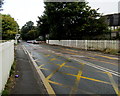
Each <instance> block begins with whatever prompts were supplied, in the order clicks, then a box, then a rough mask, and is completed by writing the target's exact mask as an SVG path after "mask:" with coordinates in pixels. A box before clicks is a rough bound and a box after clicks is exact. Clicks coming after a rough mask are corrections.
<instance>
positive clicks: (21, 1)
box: [1, 0, 120, 28]
mask: <svg viewBox="0 0 120 96" xmlns="http://www.w3.org/2000/svg"><path fill="white" fill-rule="evenodd" d="M86 1H88V2H89V5H90V6H91V8H95V9H97V8H100V9H99V11H98V12H100V13H103V14H104V15H106V14H113V13H118V1H120V0H86ZM119 7H120V6H119ZM43 11H44V3H43V0H4V5H3V11H2V12H1V13H2V14H10V15H11V16H12V17H13V18H15V20H16V21H17V22H18V24H19V26H20V28H21V27H22V26H23V25H24V24H25V23H26V22H28V21H30V20H31V21H33V22H34V24H35V25H36V24H37V23H36V21H37V20H38V16H41V15H42V14H43Z"/></svg>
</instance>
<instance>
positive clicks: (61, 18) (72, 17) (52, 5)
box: [37, 2, 108, 40]
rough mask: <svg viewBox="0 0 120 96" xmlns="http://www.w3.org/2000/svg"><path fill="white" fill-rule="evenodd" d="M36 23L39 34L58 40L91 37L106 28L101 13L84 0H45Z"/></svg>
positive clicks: (104, 30)
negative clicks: (42, 10)
mask: <svg viewBox="0 0 120 96" xmlns="http://www.w3.org/2000/svg"><path fill="white" fill-rule="evenodd" d="M37 23H38V28H39V29H40V34H41V35H44V34H48V33H49V35H50V39H59V40H61V39H92V38H93V37H94V36H96V35H101V34H103V33H104V32H106V31H107V30H108V29H107V24H105V22H104V18H102V17H101V14H100V13H98V12H97V10H95V9H91V7H90V6H88V3H86V2H45V11H44V14H43V16H41V17H39V21H38V22H37ZM45 30H46V31H45Z"/></svg>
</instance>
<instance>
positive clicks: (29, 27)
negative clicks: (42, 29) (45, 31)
mask: <svg viewBox="0 0 120 96" xmlns="http://www.w3.org/2000/svg"><path fill="white" fill-rule="evenodd" d="M38 36H39V34H38V31H37V28H36V27H35V26H34V23H33V22H32V21H28V22H26V24H25V25H24V26H23V27H22V28H21V37H22V39H23V40H33V39H36V38H37V37H38Z"/></svg>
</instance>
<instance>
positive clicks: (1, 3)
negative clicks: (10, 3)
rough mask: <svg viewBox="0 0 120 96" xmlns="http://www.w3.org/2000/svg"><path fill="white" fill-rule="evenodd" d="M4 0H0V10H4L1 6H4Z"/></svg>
mask: <svg viewBox="0 0 120 96" xmlns="http://www.w3.org/2000/svg"><path fill="white" fill-rule="evenodd" d="M3 1H4V0H0V11H1V10H2V9H1V8H2V5H3Z"/></svg>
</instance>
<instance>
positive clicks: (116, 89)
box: [107, 72, 120, 96]
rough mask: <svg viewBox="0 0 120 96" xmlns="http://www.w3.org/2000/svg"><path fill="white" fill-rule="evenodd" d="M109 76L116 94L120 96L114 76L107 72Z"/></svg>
mask: <svg viewBox="0 0 120 96" xmlns="http://www.w3.org/2000/svg"><path fill="white" fill-rule="evenodd" d="M107 74H108V76H109V78H110V82H111V83H112V86H113V88H114V90H115V92H116V94H117V95H118V96H120V91H119V89H118V85H117V84H116V83H115V81H114V79H113V76H112V74H111V73H109V72H107Z"/></svg>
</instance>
